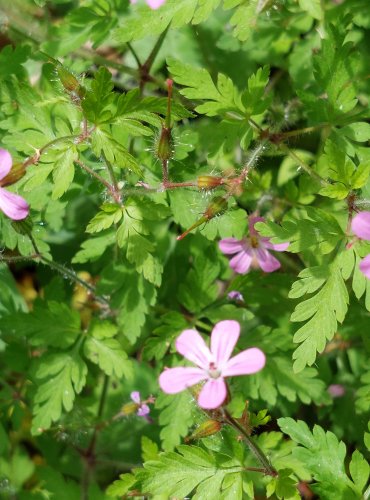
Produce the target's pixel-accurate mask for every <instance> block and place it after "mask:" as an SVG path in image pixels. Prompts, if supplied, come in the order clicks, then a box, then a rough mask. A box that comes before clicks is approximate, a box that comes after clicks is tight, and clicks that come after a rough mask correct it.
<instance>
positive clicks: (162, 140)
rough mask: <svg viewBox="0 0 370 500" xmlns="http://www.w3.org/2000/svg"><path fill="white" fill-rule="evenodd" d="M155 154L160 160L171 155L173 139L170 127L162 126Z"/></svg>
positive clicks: (165, 159)
mask: <svg viewBox="0 0 370 500" xmlns="http://www.w3.org/2000/svg"><path fill="white" fill-rule="evenodd" d="M156 155H157V157H158V158H159V159H160V160H161V161H168V160H170V159H171V158H172V156H173V140H172V132H171V128H167V127H166V126H164V125H163V126H162V130H161V135H160V137H159V140H158V144H157V147H156Z"/></svg>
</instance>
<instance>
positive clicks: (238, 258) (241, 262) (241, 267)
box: [230, 250, 253, 274]
mask: <svg viewBox="0 0 370 500" xmlns="http://www.w3.org/2000/svg"><path fill="white" fill-rule="evenodd" d="M252 260H253V257H252V251H251V250H242V251H241V252H239V253H238V254H236V255H235V257H233V258H232V259H231V260H230V267H231V269H234V271H235V272H236V273H238V274H246V273H247V272H248V271H249V268H250V267H251V264H252Z"/></svg>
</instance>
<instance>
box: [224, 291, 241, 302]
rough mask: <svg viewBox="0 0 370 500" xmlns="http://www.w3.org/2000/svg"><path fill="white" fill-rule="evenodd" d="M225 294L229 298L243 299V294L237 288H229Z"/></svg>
mask: <svg viewBox="0 0 370 500" xmlns="http://www.w3.org/2000/svg"><path fill="white" fill-rule="evenodd" d="M227 296H228V298H229V299H230V300H237V301H238V302H243V301H244V297H243V295H242V294H241V293H240V292H238V291H237V290H231V292H229V293H228V294H227Z"/></svg>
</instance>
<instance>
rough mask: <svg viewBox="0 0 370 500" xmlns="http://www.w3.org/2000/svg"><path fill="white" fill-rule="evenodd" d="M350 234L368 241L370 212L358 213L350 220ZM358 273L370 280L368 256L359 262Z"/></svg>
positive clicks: (369, 259)
mask: <svg viewBox="0 0 370 500" xmlns="http://www.w3.org/2000/svg"><path fill="white" fill-rule="evenodd" d="M351 228H352V232H353V234H355V235H356V236H357V237H358V238H360V239H362V240H366V241H370V212H360V213H359V214H357V215H355V217H353V220H352V225H351ZM360 271H361V272H362V274H364V275H365V276H366V278H368V279H370V254H369V255H367V256H366V257H365V258H364V259H362V261H361V262H360Z"/></svg>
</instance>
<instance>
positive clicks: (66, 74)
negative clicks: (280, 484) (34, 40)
mask: <svg viewBox="0 0 370 500" xmlns="http://www.w3.org/2000/svg"><path fill="white" fill-rule="evenodd" d="M57 73H58V76H59V79H60V81H61V83H62V85H63V87H64V88H65V89H66V90H67V91H68V92H77V90H78V88H79V86H80V83H79V81H78V80H77V78H76V77H75V76H74V75H73V74H72V73H71V72H70V71H68V70H67V69H66V68H65V67H64V66H62V65H59V64H58V66H57Z"/></svg>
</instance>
